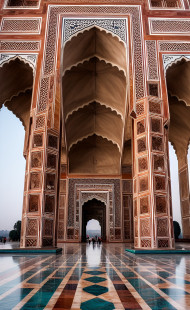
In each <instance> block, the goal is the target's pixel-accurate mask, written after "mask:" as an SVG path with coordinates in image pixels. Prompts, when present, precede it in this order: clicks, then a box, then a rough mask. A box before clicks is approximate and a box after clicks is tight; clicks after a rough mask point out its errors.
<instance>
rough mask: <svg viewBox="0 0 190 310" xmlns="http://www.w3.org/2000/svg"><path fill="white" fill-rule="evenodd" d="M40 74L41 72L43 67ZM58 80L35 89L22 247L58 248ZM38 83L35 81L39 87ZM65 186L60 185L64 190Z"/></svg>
mask: <svg viewBox="0 0 190 310" xmlns="http://www.w3.org/2000/svg"><path fill="white" fill-rule="evenodd" d="M37 70H40V65H39V68H37ZM54 80H55V77H54V76H53V75H52V76H46V77H42V78H41V80H40V86H39V96H37V93H38V89H37V88H36V89H34V94H33V98H34V99H33V104H32V109H31V111H30V115H31V120H32V121H31V126H30V135H29V145H28V150H27V156H26V160H27V162H26V172H25V186H24V200H23V214H22V232H21V241H20V246H21V247H22V248H25V247H36V248H41V247H52V246H55V245H56V217H57V199H58V195H57V192H58V180H59V178H58V172H59V161H60V152H59V147H60V145H59V138H60V134H59V132H60V126H61V125H60V110H59V107H60V97H59V82H57V83H56V87H57V89H56V90H57V92H56V97H55V94H54V92H55V85H54ZM37 82H38V80H36V81H35V83H37ZM60 183H61V182H60ZM61 186H62V184H61V185H60V188H61Z"/></svg>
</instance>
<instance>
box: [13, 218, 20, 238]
mask: <svg viewBox="0 0 190 310" xmlns="http://www.w3.org/2000/svg"><path fill="white" fill-rule="evenodd" d="M14 230H16V232H17V234H18V239H19V240H20V232H21V221H17V222H16V223H15V224H14Z"/></svg>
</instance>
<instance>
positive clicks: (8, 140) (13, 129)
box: [0, 107, 190, 230]
mask: <svg viewBox="0 0 190 310" xmlns="http://www.w3.org/2000/svg"><path fill="white" fill-rule="evenodd" d="M24 134H25V132H24V127H23V125H22V123H21V122H20V120H19V119H18V118H16V116H15V115H13V114H12V112H10V111H8V110H7V109H6V108H4V107H3V108H2V109H1V110H0V230H1V229H8V230H11V229H12V228H13V225H14V223H15V222H16V221H17V220H20V219H21V214H22V201H23V188H24V174H25V159H24V157H23V146H24ZM188 157H190V156H188ZM170 166H171V167H172V169H170V170H171V180H172V201H173V218H174V220H176V221H178V222H179V223H181V215H180V201H179V185H178V165H177V159H176V155H175V152H174V150H173V147H172V146H170ZM189 167H190V160H189ZM91 229H96V225H95V223H94V225H92V226H91Z"/></svg>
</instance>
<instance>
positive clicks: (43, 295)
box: [0, 244, 190, 310]
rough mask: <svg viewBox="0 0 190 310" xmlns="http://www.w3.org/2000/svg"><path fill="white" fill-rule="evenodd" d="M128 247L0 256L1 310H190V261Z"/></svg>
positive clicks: (71, 248)
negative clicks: (130, 250) (145, 253)
mask: <svg viewBox="0 0 190 310" xmlns="http://www.w3.org/2000/svg"><path fill="white" fill-rule="evenodd" d="M125 248H126V245H125V244H111V245H109V244H105V245H104V244H103V245H102V246H97V245H95V248H93V246H92V245H84V244H72V245H71V244H64V245H63V252H62V254H58V255H50V256H49V255H48V256H47V255H46V254H43V255H35V254H31V255H29V254H28V255H21V254H14V255H11V254H10V255H9V254H6V256H3V255H2V256H0V309H3V310H8V309H34V308H35V309H39V310H40V309H44V308H46V309H57V310H58V309H59V310H60V309H65V310H66V309H91V310H93V309H97V310H98V309H118V310H119V309H134V310H135V309H136V310H137V309H138V310H139V309H190V256H189V255H182V254H175V255H171V254H170V255H168V254H164V255H163V254H159V255H150V254H148V255H135V254H132V253H126V252H125Z"/></svg>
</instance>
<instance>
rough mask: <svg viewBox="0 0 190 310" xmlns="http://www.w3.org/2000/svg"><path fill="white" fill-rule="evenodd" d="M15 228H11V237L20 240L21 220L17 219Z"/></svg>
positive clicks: (13, 239)
mask: <svg viewBox="0 0 190 310" xmlns="http://www.w3.org/2000/svg"><path fill="white" fill-rule="evenodd" d="M13 228H14V230H11V231H10V233H9V238H10V239H11V240H12V241H19V240H20V232H21V221H17V222H16V223H15V224H14V227H13Z"/></svg>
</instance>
